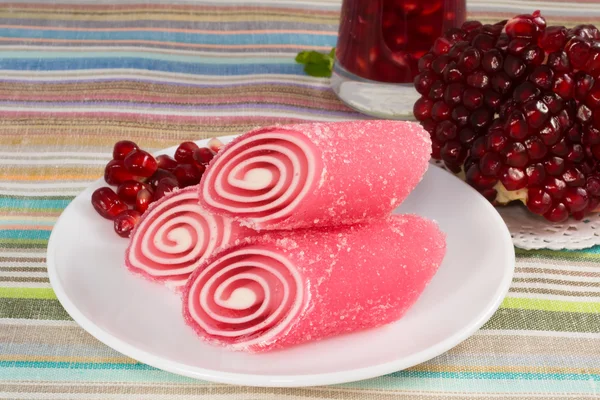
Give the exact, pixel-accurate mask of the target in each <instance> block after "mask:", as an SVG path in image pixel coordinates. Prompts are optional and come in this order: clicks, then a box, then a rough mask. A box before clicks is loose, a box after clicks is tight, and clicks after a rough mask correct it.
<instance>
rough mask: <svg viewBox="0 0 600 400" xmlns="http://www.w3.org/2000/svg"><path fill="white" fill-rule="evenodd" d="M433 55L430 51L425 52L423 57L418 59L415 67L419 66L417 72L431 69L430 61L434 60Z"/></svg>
mask: <svg viewBox="0 0 600 400" xmlns="http://www.w3.org/2000/svg"><path fill="white" fill-rule="evenodd" d="M434 58H435V56H434V55H433V54H431V53H429V54H425V55H424V56H423V57H421V58H420V59H419V62H418V63H417V67H418V68H419V72H423V71H428V70H430V69H431V62H432V61H433V60H434Z"/></svg>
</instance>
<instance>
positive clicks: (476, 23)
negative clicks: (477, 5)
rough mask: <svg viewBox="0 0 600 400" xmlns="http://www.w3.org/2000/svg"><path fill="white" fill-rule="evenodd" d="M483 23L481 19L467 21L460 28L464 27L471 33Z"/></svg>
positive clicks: (464, 29)
mask: <svg viewBox="0 0 600 400" xmlns="http://www.w3.org/2000/svg"><path fill="white" fill-rule="evenodd" d="M481 26H482V24H481V22H479V21H466V22H464V23H463V24H462V26H461V27H460V29H462V30H463V31H465V32H467V33H469V32H472V31H474V30H476V29H479V28H481Z"/></svg>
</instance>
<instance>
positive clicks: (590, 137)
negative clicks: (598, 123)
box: [581, 126, 600, 146]
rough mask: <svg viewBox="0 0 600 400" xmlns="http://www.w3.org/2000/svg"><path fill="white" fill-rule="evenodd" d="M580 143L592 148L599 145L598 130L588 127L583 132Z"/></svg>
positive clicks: (599, 135)
mask: <svg viewBox="0 0 600 400" xmlns="http://www.w3.org/2000/svg"><path fill="white" fill-rule="evenodd" d="M581 141H582V143H583V144H586V145H592V146H593V145H596V144H600V130H598V129H596V128H594V127H593V126H590V127H588V128H587V129H585V130H584V132H583V136H582V137H581Z"/></svg>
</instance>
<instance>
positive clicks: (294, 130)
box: [199, 121, 431, 230]
mask: <svg viewBox="0 0 600 400" xmlns="http://www.w3.org/2000/svg"><path fill="white" fill-rule="evenodd" d="M430 154H431V140H430V137H429V134H428V133H427V132H426V131H425V130H424V129H423V128H422V127H421V126H420V125H418V124H416V123H412V122H403V121H350V122H335V123H311V124H299V125H284V126H274V127H267V128H260V129H256V130H253V131H250V132H248V133H246V134H244V135H242V136H240V137H238V138H236V139H235V140H234V141H233V142H231V143H230V144H228V145H226V146H225V147H224V148H223V149H222V150H221V151H220V152H219V153H218V154H217V156H216V157H215V158H214V159H213V160H212V162H211V164H210V165H209V167H208V169H207V170H206V172H205V173H204V175H203V177H202V181H201V182H200V186H199V188H200V191H201V193H202V195H201V202H202V205H203V206H205V207H206V208H207V209H208V210H209V211H211V212H214V213H216V214H220V215H224V216H228V217H230V218H234V219H236V220H239V221H240V223H241V224H242V225H246V226H249V227H252V228H254V229H257V230H262V229H293V228H301V227H312V226H324V225H345V224H353V223H356V222H361V221H365V220H370V219H375V218H381V217H383V216H385V215H386V214H388V213H389V212H390V211H392V210H393V209H394V208H396V207H397V206H398V205H399V204H400V203H401V202H402V201H403V200H404V199H405V198H406V197H407V196H408V194H409V193H410V192H411V191H412V190H413V189H414V188H415V186H416V185H417V184H418V183H419V182H420V180H421V178H422V177H423V175H424V173H425V171H426V170H427V167H428V160H429V157H430Z"/></svg>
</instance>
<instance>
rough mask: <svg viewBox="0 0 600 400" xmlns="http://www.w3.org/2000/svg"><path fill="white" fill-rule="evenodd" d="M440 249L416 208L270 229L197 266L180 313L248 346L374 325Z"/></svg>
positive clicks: (431, 269)
mask: <svg viewBox="0 0 600 400" xmlns="http://www.w3.org/2000/svg"><path fill="white" fill-rule="evenodd" d="M445 250H446V244H445V235H444V234H443V233H442V232H441V231H440V230H439V228H438V226H437V224H436V223H435V222H432V221H429V220H427V219H424V218H421V217H418V216H415V215H393V216H390V217H389V218H387V219H381V220H377V221H373V222H370V223H362V224H357V225H353V226H345V227H344V226H342V227H324V228H317V229H310V230H304V229H302V230H296V231H293V232H289V231H267V232H265V233H264V234H262V235H260V236H254V237H249V238H246V239H244V240H242V241H241V243H240V244H238V245H233V246H230V247H228V248H225V249H221V250H220V251H218V252H217V253H216V254H214V255H213V256H211V257H210V258H209V259H208V260H206V261H205V262H204V263H203V264H202V265H201V266H200V267H198V269H197V270H196V271H195V272H194V273H193V274H192V276H191V277H190V279H189V280H188V283H187V285H186V286H185V288H184V290H183V314H184V317H185V319H186V322H187V323H188V324H189V325H190V326H191V327H192V328H193V329H194V330H195V331H196V333H197V334H198V335H199V336H200V338H202V339H203V340H206V341H209V342H211V343H215V344H219V345H223V346H227V347H228V348H230V349H233V350H242V351H249V352H260V351H266V350H272V349H277V348H285V347H288V346H292V345H296V344H300V343H304V342H308V341H314V340H319V339H323V338H326V337H329V336H333V335H339V334H344V333H348V332H354V331H357V330H362V329H367V328H373V327H377V326H381V325H384V324H387V323H390V322H393V321H396V320H398V319H399V318H400V317H401V316H402V315H404V313H405V312H406V311H407V310H408V309H409V308H410V307H411V306H412V305H413V304H414V302H415V301H416V300H417V299H418V297H419V296H420V295H421V293H422V292H423V290H424V289H425V287H426V285H427V284H428V283H429V281H430V280H431V278H432V277H433V275H434V274H435V272H436V271H437V269H438V267H439V266H440V264H441V262H442V259H443V257H444V254H445Z"/></svg>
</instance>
